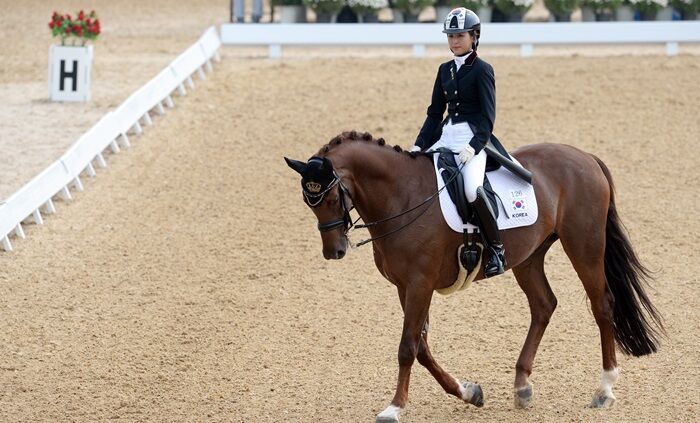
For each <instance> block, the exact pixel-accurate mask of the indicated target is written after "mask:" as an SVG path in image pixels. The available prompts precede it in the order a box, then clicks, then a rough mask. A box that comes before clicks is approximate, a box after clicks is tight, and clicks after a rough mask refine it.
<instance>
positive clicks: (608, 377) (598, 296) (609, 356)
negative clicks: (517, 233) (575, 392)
mask: <svg viewBox="0 0 700 423" xmlns="http://www.w3.org/2000/svg"><path fill="white" fill-rule="evenodd" d="M580 230H581V231H583V233H586V236H580V233H577V234H573V233H572V234H567V233H566V232H563V233H561V235H560V236H561V243H562V247H564V252H566V254H567V255H568V256H569V259H571V264H572V265H573V266H574V269H575V270H576V273H577V274H578V277H579V279H581V282H583V288H584V289H585V290H586V294H587V295H588V298H589V300H590V301H591V311H592V312H593V317H595V321H596V323H597V324H598V329H599V330H600V344H601V349H602V355H603V370H602V372H601V375H600V386H599V388H598V389H597V390H596V392H595V394H594V395H593V401H592V403H591V407H594V408H606V407H610V406H611V405H613V403H614V402H615V395H614V394H613V391H612V388H613V385H614V384H615V382H617V377H618V369H617V359H616V358H615V334H614V329H613V308H614V304H615V299H614V298H613V295H612V292H610V289H609V288H608V284H607V281H606V279H605V261H604V254H605V226H604V225H601V227H600V228H580ZM579 232H580V231H579Z"/></svg>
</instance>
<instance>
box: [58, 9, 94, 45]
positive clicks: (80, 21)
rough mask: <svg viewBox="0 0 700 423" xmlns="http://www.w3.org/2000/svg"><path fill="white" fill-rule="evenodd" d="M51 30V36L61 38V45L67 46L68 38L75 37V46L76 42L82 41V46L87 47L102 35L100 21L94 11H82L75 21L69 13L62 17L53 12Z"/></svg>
mask: <svg viewBox="0 0 700 423" xmlns="http://www.w3.org/2000/svg"><path fill="white" fill-rule="evenodd" d="M49 28H51V35H53V36H54V37H61V45H65V44H66V39H67V38H68V37H74V38H73V45H75V42H76V40H77V41H81V42H82V44H81V45H85V43H86V42H87V41H88V40H91V41H95V40H96V39H97V36H98V35H100V20H99V19H98V18H97V13H95V11H94V10H93V11H91V12H90V13H85V11H83V10H81V11H80V12H78V17H77V18H76V19H73V17H72V16H71V15H70V14H69V13H66V14H65V15H60V14H58V13H57V12H53V15H51V21H50V22H49Z"/></svg>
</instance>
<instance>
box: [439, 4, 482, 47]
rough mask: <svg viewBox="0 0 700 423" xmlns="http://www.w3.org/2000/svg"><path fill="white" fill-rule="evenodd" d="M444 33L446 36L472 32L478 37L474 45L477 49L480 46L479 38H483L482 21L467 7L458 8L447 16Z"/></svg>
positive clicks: (443, 26)
mask: <svg viewBox="0 0 700 423" xmlns="http://www.w3.org/2000/svg"><path fill="white" fill-rule="evenodd" d="M442 32H443V33H445V34H459V33H461V32H472V33H473V34H474V36H475V37H476V41H475V43H474V44H475V45H474V48H476V47H477V46H478V45H479V37H480V36H481V20H479V17H478V16H477V15H476V13H474V12H472V11H471V10H469V9H467V8H466V7H458V8H456V9H452V11H451V12H450V13H448V14H447V16H445V22H444V23H443V25H442Z"/></svg>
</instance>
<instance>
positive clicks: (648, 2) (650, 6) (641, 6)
mask: <svg viewBox="0 0 700 423" xmlns="http://www.w3.org/2000/svg"><path fill="white" fill-rule="evenodd" d="M626 1H627V3H629V4H630V6H632V8H633V9H634V10H637V11H639V12H640V13H641V14H642V15H656V13H657V12H658V11H659V10H661V9H663V8H664V7H666V6H668V0H626Z"/></svg>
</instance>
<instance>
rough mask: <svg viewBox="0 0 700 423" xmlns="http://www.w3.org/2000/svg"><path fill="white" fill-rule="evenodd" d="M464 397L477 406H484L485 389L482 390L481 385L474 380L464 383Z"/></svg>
mask: <svg viewBox="0 0 700 423" xmlns="http://www.w3.org/2000/svg"><path fill="white" fill-rule="evenodd" d="M462 399H464V401H466V402H468V403H469V404H472V405H475V406H477V407H483V406H484V391H482V390H481V385H479V384H478V383H472V382H464V383H462Z"/></svg>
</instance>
